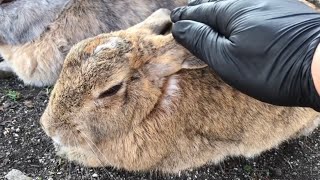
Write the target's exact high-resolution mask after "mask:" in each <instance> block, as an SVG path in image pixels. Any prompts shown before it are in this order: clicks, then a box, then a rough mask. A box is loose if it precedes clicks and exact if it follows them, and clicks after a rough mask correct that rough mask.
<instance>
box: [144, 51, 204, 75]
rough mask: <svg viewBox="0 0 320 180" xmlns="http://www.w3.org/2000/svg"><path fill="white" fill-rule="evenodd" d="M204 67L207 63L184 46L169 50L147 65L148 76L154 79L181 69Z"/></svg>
mask: <svg viewBox="0 0 320 180" xmlns="http://www.w3.org/2000/svg"><path fill="white" fill-rule="evenodd" d="M204 67H207V64H205V63H204V62H203V61H201V60H199V59H197V58H196V57H194V56H192V55H191V54H190V53H189V52H187V50H185V49H184V48H179V49H173V50H170V51H167V52H166V53H164V54H163V55H161V56H160V57H157V58H156V59H154V60H152V61H151V62H149V63H148V64H146V66H145V68H146V70H147V74H148V76H149V77H151V78H153V79H154V78H161V77H166V76H170V75H172V74H175V73H177V72H178V71H180V70H181V69H201V68H204Z"/></svg>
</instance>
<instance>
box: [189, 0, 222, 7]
mask: <svg viewBox="0 0 320 180" xmlns="http://www.w3.org/2000/svg"><path fill="white" fill-rule="evenodd" d="M214 1H221V0H189V1H188V6H196V5H199V4H203V3H207V2H214Z"/></svg>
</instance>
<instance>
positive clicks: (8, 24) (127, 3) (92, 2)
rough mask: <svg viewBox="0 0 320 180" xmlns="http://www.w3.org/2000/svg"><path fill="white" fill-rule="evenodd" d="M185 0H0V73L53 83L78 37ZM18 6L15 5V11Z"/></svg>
mask: <svg viewBox="0 0 320 180" xmlns="http://www.w3.org/2000/svg"><path fill="white" fill-rule="evenodd" d="M185 4H187V0H135V1H132V0H36V1H35V0H0V22H1V26H0V55H1V56H2V57H3V58H4V60H5V61H3V62H0V78H1V76H4V75H6V74H8V72H10V71H11V72H14V73H15V74H16V75H17V76H18V77H19V78H20V79H21V80H23V82H24V83H25V84H30V85H35V86H45V85H52V84H54V83H55V81H56V80H57V78H58V75H59V73H60V71H61V68H62V64H63V61H64V59H65V56H66V55H67V53H68V52H69V50H70V48H71V47H72V46H73V45H74V44H76V43H78V42H79V41H81V40H83V39H86V38H89V37H93V36H96V35H98V34H101V33H106V32H110V31H114V30H120V29H123V28H128V27H130V26H132V25H134V24H136V23H139V22H141V21H142V20H144V19H145V18H147V17H148V16H149V15H150V14H151V13H152V12H153V11H155V10H156V9H159V8H161V7H162V8H169V9H173V8H174V7H177V6H181V5H185ZM17 9H18V10H17Z"/></svg>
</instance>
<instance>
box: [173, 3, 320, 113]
mask: <svg viewBox="0 0 320 180" xmlns="http://www.w3.org/2000/svg"><path fill="white" fill-rule="evenodd" d="M197 2H199V1H194V2H193V3H192V5H193V6H190V5H189V6H188V7H181V8H177V9H175V10H173V11H172V14H171V19H172V21H173V22H175V24H174V26H173V30H172V33H173V36H174V38H175V39H176V41H177V42H179V43H181V44H182V45H183V46H184V47H186V48H187V49H188V50H190V51H191V52H192V53H193V54H194V55H196V56H197V57H198V58H200V59H202V60H203V61H205V62H206V63H207V64H208V65H209V66H210V67H211V68H212V69H213V70H214V71H215V72H216V73H217V74H218V75H219V76H220V77H221V78H222V79H223V80H224V81H225V82H226V83H228V84H230V85H231V86H233V87H235V88H236V89H238V90H240V91H241V92H243V93H245V94H248V95H250V96H252V97H254V98H256V99H259V100H261V101H264V102H267V103H271V104H275V105H285V106H301V107H312V108H314V109H315V110H317V111H320V98H319V95H318V93H317V91H316V89H315V86H314V83H313V80H312V76H311V62H312V58H313V54H314V52H315V50H316V47H317V45H318V43H319V38H320V14H319V13H317V12H316V11H315V10H313V9H311V8H310V7H308V6H307V5H305V4H304V3H302V2H300V1H298V0H222V1H214V2H207V3H203V4H199V5H197Z"/></svg>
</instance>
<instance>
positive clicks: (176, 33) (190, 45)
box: [172, 20, 231, 69]
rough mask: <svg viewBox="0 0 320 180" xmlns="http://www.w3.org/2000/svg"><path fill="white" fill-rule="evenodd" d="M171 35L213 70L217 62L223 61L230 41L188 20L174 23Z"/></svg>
mask: <svg viewBox="0 0 320 180" xmlns="http://www.w3.org/2000/svg"><path fill="white" fill-rule="evenodd" d="M172 35H173V37H174V38H175V40H176V41H177V42H178V43H180V44H181V45H182V46H184V47H185V48H186V49H188V50H189V51H190V52H191V53H193V54H194V55H195V56H197V57H198V58H199V59H201V60H203V61H205V62H206V63H207V64H208V65H209V66H210V67H212V68H213V69H215V68H214V67H217V66H216V65H217V64H219V62H218V61H219V60H220V59H221V60H223V59H225V58H224V56H223V53H225V52H226V51H227V50H226V48H228V45H230V43H231V42H230V41H229V40H228V39H226V38H225V37H223V36H220V35H219V34H218V33H217V32H215V31H214V30H213V29H212V28H211V27H209V26H207V25H205V24H203V23H199V22H195V21H189V20H183V21H179V22H177V23H175V24H174V25H173V28H172Z"/></svg>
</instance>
